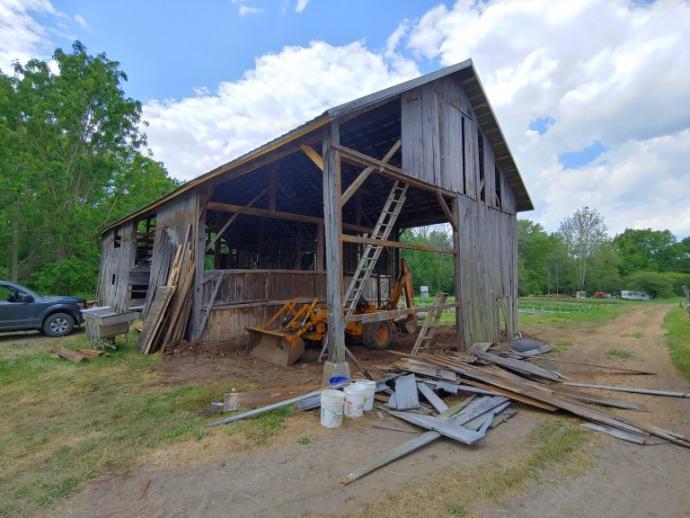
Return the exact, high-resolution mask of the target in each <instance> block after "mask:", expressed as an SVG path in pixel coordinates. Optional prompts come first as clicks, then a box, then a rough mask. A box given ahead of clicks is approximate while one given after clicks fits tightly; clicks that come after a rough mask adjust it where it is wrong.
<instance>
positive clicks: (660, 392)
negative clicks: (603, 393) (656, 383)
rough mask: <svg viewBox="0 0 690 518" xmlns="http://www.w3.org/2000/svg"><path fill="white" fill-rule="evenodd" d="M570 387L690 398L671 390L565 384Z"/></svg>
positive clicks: (686, 394)
mask: <svg viewBox="0 0 690 518" xmlns="http://www.w3.org/2000/svg"><path fill="white" fill-rule="evenodd" d="M563 384H564V385H568V386H569V387H581V388H593V389H602V390H614V391H617V392H631V393H633V394H645V395H648V396H665V397H683V398H690V392H674V391H671V390H659V389H646V388H639V387H621V386H619V385H597V384H595V383H573V382H565V383H563Z"/></svg>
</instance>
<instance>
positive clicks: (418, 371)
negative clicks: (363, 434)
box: [343, 343, 690, 484]
mask: <svg viewBox="0 0 690 518" xmlns="http://www.w3.org/2000/svg"><path fill="white" fill-rule="evenodd" d="M476 345H479V346H480V347H478V348H477V347H474V348H473V349H472V350H471V352H470V353H456V352H444V353H423V354H419V355H414V356H413V355H405V354H402V356H404V358H402V359H401V360H399V361H397V362H396V363H395V364H394V368H395V370H396V371H398V372H402V375H400V376H398V377H397V378H395V380H394V386H390V387H389V386H387V385H380V386H379V391H383V392H385V393H387V395H383V394H377V396H376V397H377V399H378V400H379V401H386V400H387V411H388V413H389V414H390V415H392V416H395V417H396V418H398V419H401V420H403V421H406V422H407V423H410V424H413V425H415V426H417V427H419V428H421V429H423V430H426V431H424V432H423V433H421V434H419V435H418V436H416V437H414V438H413V439H410V440H409V441H407V442H404V443H402V444H400V445H398V446H396V447H394V448H393V449H391V450H389V451H387V452H385V453H383V454H382V455H381V456H379V457H378V458H376V459H374V460H372V461H371V462H369V463H368V464H366V465H364V466H362V467H361V468H359V469H357V470H355V471H353V472H352V473H350V474H349V475H347V476H346V477H345V479H344V480H343V483H345V484H349V483H350V482H353V481H355V480H358V479H360V478H362V477H363V476H365V475H367V474H369V473H371V472H372V471H374V470H376V469H379V468H381V467H383V466H385V465H386V464H389V463H390V462H393V461H395V460H397V459H399V458H401V457H403V456H405V455H407V454H409V453H411V452H413V451H415V450H417V449H419V448H422V447H423V446H425V445H427V444H429V443H431V442H433V441H435V440H436V439H439V438H441V437H447V438H450V439H452V440H455V441H457V442H460V443H462V444H465V445H471V444H474V443H476V442H477V441H479V440H480V439H482V438H483V437H484V436H485V434H486V432H487V431H488V429H489V428H493V427H494V426H496V425H497V424H499V423H500V422H503V421H505V420H506V419H508V418H510V417H511V416H512V415H514V413H515V410H514V409H513V408H509V405H510V403H511V402H512V401H514V402H519V403H523V404H525V405H528V406H531V407H534V408H538V409H540V410H545V411H549V412H556V411H559V410H560V411H566V412H568V413H571V414H573V415H576V416H578V417H580V418H582V419H584V420H585V421H586V422H585V423H584V424H583V426H584V427H586V428H588V429H590V430H594V431H597V432H602V433H606V434H608V435H610V436H612V437H615V438H618V439H623V440H626V441H628V442H632V443H635V444H639V445H645V444H659V443H660V442H671V443H674V444H677V445H679V446H684V447H686V448H689V447H690V441H688V439H687V438H686V437H684V436H682V435H680V434H677V433H674V432H672V431H669V430H665V429H663V428H660V427H658V426H654V425H649V424H645V423H640V422H636V421H633V420H631V419H627V418H624V417H621V416H618V415H615V414H613V413H611V412H607V411H605V410H603V409H602V408H601V406H609V407H615V408H622V409H626V410H644V408H643V407H642V406H641V405H639V404H637V403H635V402H632V401H626V400H620V399H614V398H610V397H602V396H599V395H597V394H591V393H589V392H584V391H581V390H579V388H580V387H577V384H571V383H568V382H565V381H564V380H565V379H566V378H565V377H564V376H562V375H561V374H560V373H558V372H556V371H553V370H550V369H546V368H544V367H541V366H538V365H535V364H534V363H531V362H530V361H525V359H526V358H530V357H532V356H535V355H536V354H540V352H544V351H536V350H535V351H528V352H527V353H519V352H517V351H515V350H513V349H512V348H509V347H508V348H506V347H503V348H500V347H496V346H493V349H491V347H492V346H491V344H489V343H487V344H476ZM482 346H483V347H482ZM398 354H401V353H398ZM619 370H622V369H619ZM628 373H629V374H652V373H649V372H644V371H633V370H630V371H628ZM389 385H391V383H389ZM587 388H602V389H606V390H615V389H616V387H611V386H608V385H602V386H598V385H587ZM620 388H621V389H624V390H626V391H630V390H629V389H630V387H620ZM463 393H465V394H467V395H469V397H467V398H466V399H464V400H462V401H461V402H459V403H456V404H454V405H451V406H449V405H448V404H447V403H446V401H444V398H445V397H447V396H449V395H458V394H463ZM642 393H645V394H650V395H661V396H668V397H690V394H686V393H676V392H669V391H659V390H644V391H643V392H642Z"/></svg>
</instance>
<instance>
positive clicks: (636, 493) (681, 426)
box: [42, 306, 690, 517]
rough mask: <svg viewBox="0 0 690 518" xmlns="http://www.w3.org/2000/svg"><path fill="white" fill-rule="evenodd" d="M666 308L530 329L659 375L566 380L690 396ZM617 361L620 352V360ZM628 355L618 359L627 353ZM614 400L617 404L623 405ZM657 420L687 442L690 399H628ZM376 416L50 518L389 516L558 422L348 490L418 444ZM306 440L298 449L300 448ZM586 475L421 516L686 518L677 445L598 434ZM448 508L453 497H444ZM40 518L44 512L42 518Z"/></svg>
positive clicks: (313, 418) (437, 449)
mask: <svg viewBox="0 0 690 518" xmlns="http://www.w3.org/2000/svg"><path fill="white" fill-rule="evenodd" d="M667 310H668V307H667V306H649V307H642V308H640V309H636V310H634V311H632V312H630V313H627V314H624V315H623V316H621V317H619V318H618V319H616V320H615V321H612V322H609V323H606V324H604V325H600V326H585V327H578V328H574V329H547V328H543V329H538V328H535V329H530V330H528V331H530V332H531V333H532V334H537V335H538V336H540V337H541V338H544V339H546V340H548V341H550V342H552V343H555V344H560V345H559V349H561V350H560V351H559V352H557V353H556V354H555V357H556V358H560V359H565V360H573V361H580V362H588V363H607V364H612V365H620V366H625V367H632V368H635V367H639V368H644V369H647V370H653V371H655V372H657V373H658V376H627V375H624V376H621V375H604V374H594V373H593V371H592V369H589V368H585V367H582V368H579V367H577V366H573V365H569V364H561V363H559V364H556V363H553V364H552V366H553V367H554V368H557V369H558V370H560V371H561V372H563V373H564V374H567V375H568V376H569V377H570V378H571V379H573V380H576V381H587V382H592V383H607V384H620V385H637V386H648V387H662V388H668V389H681V390H686V391H687V390H689V389H690V384H688V382H687V380H684V379H683V378H682V377H681V376H680V375H679V374H678V373H677V372H676V370H675V369H674V368H673V366H672V365H671V363H670V361H669V357H668V353H667V350H666V346H665V344H664V338H663V335H664V331H663V328H662V322H663V317H664V314H665V312H666V311H667ZM616 351H617V352H616ZM621 351H623V352H621ZM620 396H621V394H618V395H617V397H620ZM625 396H626V398H627V399H631V400H635V401H638V402H640V403H642V404H644V405H646V406H647V407H648V408H649V410H650V412H644V413H643V412H634V413H633V412H626V413H624V414H625V415H629V416H630V417H632V418H634V419H639V420H642V421H648V422H653V423H655V424H658V425H660V426H663V427H665V428H668V429H671V430H674V431H676V432H679V433H682V434H685V435H690V400H689V399H674V398H658V397H649V396H642V395H640V396H635V395H630V396H629V397H628V395H625ZM381 419H383V420H384V421H386V422H387V424H389V425H392V426H395V427H397V428H407V429H409V428H408V427H406V426H404V425H403V424H401V423H400V422H397V421H390V419H392V418H389V417H385V418H384V417H383V416H379V417H377V416H375V415H371V416H368V417H366V418H364V419H362V420H359V421H357V422H356V423H352V422H349V423H346V426H345V427H344V428H341V429H339V430H335V431H328V430H324V429H322V428H321V427H320V426H319V424H318V415H317V413H315V412H311V413H306V414H300V415H298V416H297V417H294V418H291V419H289V420H288V421H287V425H286V427H285V429H284V430H283V431H282V432H281V433H280V434H279V435H278V436H276V438H275V439H274V440H273V442H272V444H270V445H269V447H263V448H249V449H241V448H238V447H237V444H234V443H233V436H232V434H230V435H228V433H227V432H226V431H224V430H214V433H213V434H212V435H211V436H209V437H206V438H205V439H203V440H202V441H196V442H191V443H184V444H178V445H175V446H173V447H170V448H167V449H165V450H161V451H158V452H156V453H155V454H154V455H152V456H151V457H150V458H147V459H143V464H144V465H143V467H142V468H141V469H140V470H138V471H137V472H135V473H132V474H131V476H129V477H127V478H114V477H105V478H101V479H100V480H96V481H94V482H92V483H91V484H89V485H88V486H87V488H86V489H85V490H84V491H82V492H81V493H79V494H77V495H75V496H74V497H72V498H71V499H69V500H67V501H65V502H63V503H62V504H61V505H60V506H59V507H58V508H55V509H53V510H52V515H53V516H84V517H86V516H102V517H104V516H113V517H115V516H118V517H119V516H161V517H163V516H165V517H171V516H199V517H201V516H204V517H214V516H323V515H339V516H342V515H353V514H358V513H359V512H361V509H362V508H363V506H365V505H369V506H370V507H369V512H367V515H386V516H389V515H395V514H398V515H399V514H403V515H411V514H410V512H409V511H407V512H406V511H404V510H403V511H402V512H401V511H400V510H397V511H396V512H395V513H391V512H387V511H386V509H385V508H382V507H380V506H378V507H377V505H376V504H377V502H379V501H381V499H382V498H383V497H384V496H385V495H386V494H387V493H390V492H391V491H395V490H396V488H400V487H403V486H405V485H406V484H428V485H429V487H432V486H433V484H434V480H435V479H434V476H435V473H438V472H439V471H442V470H444V469H446V468H448V467H453V466H463V469H464V468H467V469H468V470H469V469H471V468H472V467H473V466H474V467H477V468H478V469H486V470H491V469H497V470H499V469H500V466H501V464H502V463H503V462H506V460H505V459H508V458H509V457H511V455H513V453H514V452H515V451H517V450H519V449H520V448H522V447H523V446H524V444H525V441H526V440H527V437H528V436H529V435H530V432H531V431H532V430H533V429H535V427H537V426H538V425H539V423H541V422H543V421H544V420H548V419H554V418H553V417H551V416H546V415H544V414H540V413H536V412H532V411H529V410H525V409H522V408H521V409H520V411H519V413H518V415H517V416H516V417H515V418H513V419H512V420H511V421H509V422H508V423H506V424H503V425H501V426H499V427H498V428H496V429H495V430H493V431H492V433H491V434H489V435H488V436H487V438H486V439H485V440H484V441H482V442H481V443H480V444H479V445H477V446H476V447H473V448H466V447H462V446H459V445H457V444H453V443H451V442H449V441H445V440H439V441H436V442H435V443H433V444H431V445H430V446H427V447H426V448H424V449H422V450H420V451H418V452H416V453H414V454H412V455H409V456H407V457H406V458H404V459H402V460H400V461H398V462H396V463H394V464H392V465H390V466H388V467H386V468H384V469H382V470H379V471H378V472H375V473H373V474H372V475H370V476H368V477H366V478H365V479H363V480H361V481H359V482H356V483H354V484H351V485H349V486H346V487H343V486H341V485H340V484H339V480H340V479H341V478H342V477H343V476H344V475H346V474H347V473H349V472H350V471H351V470H352V469H354V468H356V467H358V466H360V465H362V464H363V463H365V462H366V461H367V460H369V459H371V458H372V457H373V456H375V455H378V454H380V453H382V452H384V451H386V450H387V449H389V448H391V447H393V446H395V445H397V444H400V443H402V442H404V441H406V440H408V439H409V438H410V437H412V436H413V435H411V434H407V433H403V432H393V431H387V430H380V429H377V428H372V427H371V424H375V423H377V422H379V421H380V420H381ZM305 436H306V437H308V438H309V441H308V444H303V443H306V441H302V442H303V443H299V442H298V439H299V438H300V437H305ZM583 450H584V451H583V453H584V455H586V456H587V458H588V460H589V463H588V468H587V469H586V470H584V471H583V472H580V473H579V474H577V475H576V476H565V475H563V474H562V470H558V469H555V468H554V469H549V470H548V472H546V473H544V474H543V476H542V477H540V479H539V481H535V482H528V483H527V485H526V486H524V487H523V488H522V491H521V492H520V493H516V492H514V491H512V492H509V493H508V494H502V495H497V496H496V498H495V499H493V500H491V501H477V502H473V503H472V504H471V505H469V506H468V507H466V508H463V509H462V510H457V509H454V508H452V507H448V508H447V512H446V511H445V509H444V510H443V511H439V510H438V509H434V510H433V511H431V510H429V512H427V513H418V512H415V513H412V514H426V515H428V516H437V515H479V516H496V517H498V516H554V517H555V516H559V517H563V516H607V517H618V516H620V517H623V516H626V517H629V516H640V517H642V516H664V517H666V516H672V517H676V516H690V491H689V490H688V487H689V486H690V451H688V450H684V449H682V448H680V447H678V446H673V445H667V444H664V445H657V446H646V447H640V446H636V445H632V444H629V443H624V442H622V441H619V440H615V439H611V438H609V437H607V436H601V435H595V434H594V433H592V435H591V439H589V440H588V441H587V442H586V444H585V445H584V448H583ZM447 496H448V498H449V499H451V500H452V497H453V495H447ZM42 515H45V512H43V513H42Z"/></svg>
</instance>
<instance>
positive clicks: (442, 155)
mask: <svg viewBox="0 0 690 518" xmlns="http://www.w3.org/2000/svg"><path fill="white" fill-rule="evenodd" d="M400 102H401V123H400V130H401V139H402V165H403V169H405V170H406V171H407V172H408V173H409V174H410V175H411V176H414V177H415V178H418V179H420V180H423V181H425V182H428V183H431V184H434V185H438V186H440V187H443V188H444V189H447V190H449V191H453V192H459V193H465V189H464V188H463V185H467V192H466V194H467V195H468V196H470V197H471V198H473V199H474V198H475V197H476V192H477V190H476V184H477V179H476V178H477V175H478V164H477V159H476V157H475V155H476V153H477V149H478V143H477V125H476V116H475V114H474V111H473V110H472V107H471V105H470V102H469V99H468V98H467V95H466V94H465V92H464V91H463V89H462V87H461V86H460V82H459V81H458V80H457V79H454V78H452V77H447V78H444V79H440V80H438V81H435V82H433V83H429V84H427V85H424V86H421V87H419V88H414V89H412V90H409V91H407V92H405V93H403V94H402V96H401V101H400ZM463 124H464V125H465V157H466V162H467V163H466V164H465V174H466V175H467V176H468V177H467V178H466V179H465V181H463V176H462V171H463V164H462V126H463Z"/></svg>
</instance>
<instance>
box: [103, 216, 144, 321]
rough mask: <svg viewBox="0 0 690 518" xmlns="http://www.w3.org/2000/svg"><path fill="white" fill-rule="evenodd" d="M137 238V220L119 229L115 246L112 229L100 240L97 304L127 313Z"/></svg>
mask: <svg viewBox="0 0 690 518" xmlns="http://www.w3.org/2000/svg"><path fill="white" fill-rule="evenodd" d="M136 248H137V239H136V233H135V228H134V223H127V224H125V225H124V226H123V227H121V228H120V229H119V246H118V247H117V248H116V247H115V232H114V231H112V230H111V231H110V232H108V233H107V234H105V236H103V240H102V241H101V264H100V271H99V275H98V296H97V299H98V304H99V305H107V306H110V307H111V309H112V310H113V311H116V312H124V311H126V310H127V303H128V301H129V298H130V286H129V270H130V269H131V268H132V267H133V266H134V261H135V257H136Z"/></svg>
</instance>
